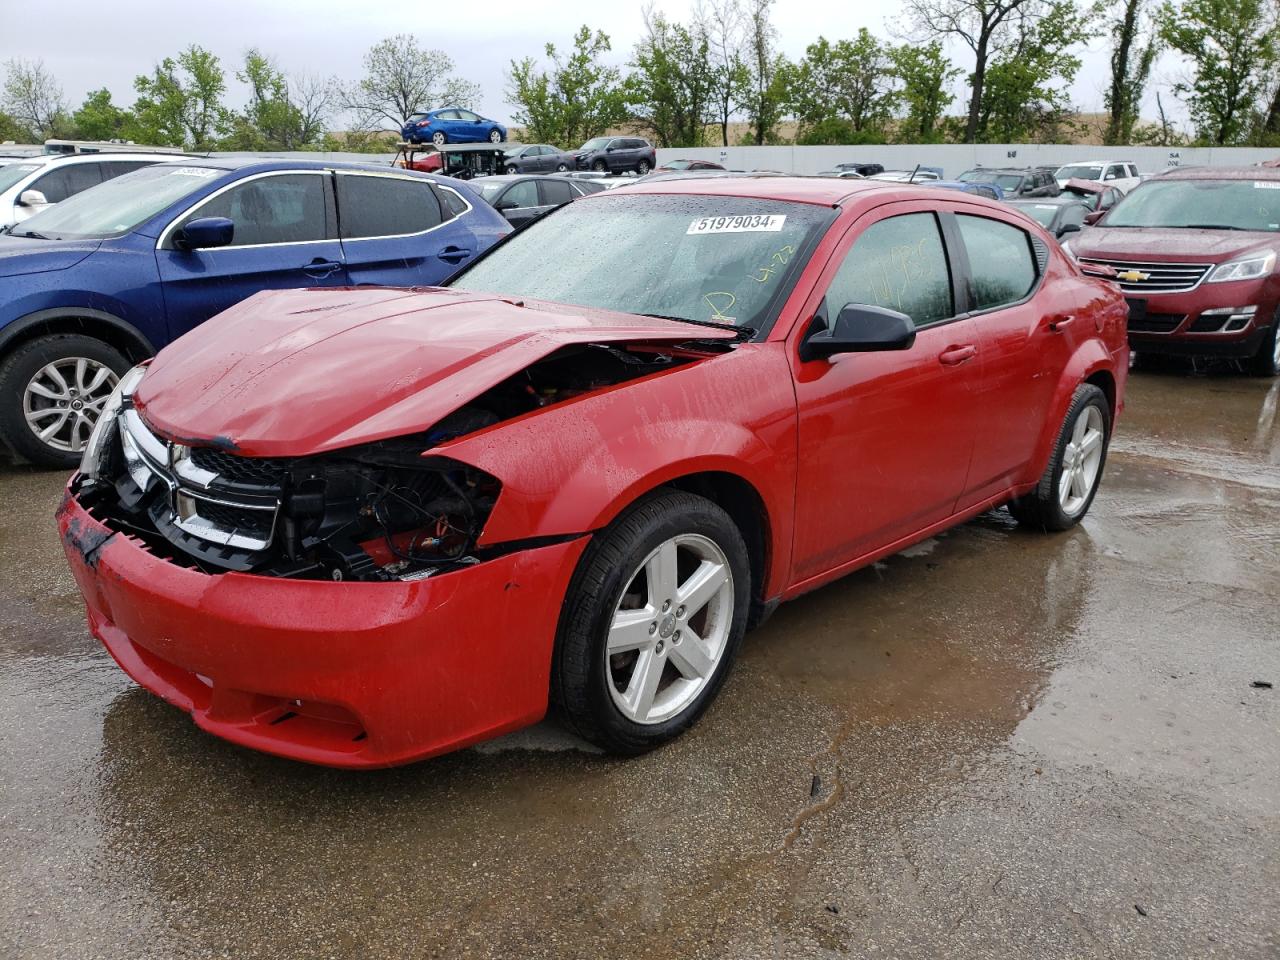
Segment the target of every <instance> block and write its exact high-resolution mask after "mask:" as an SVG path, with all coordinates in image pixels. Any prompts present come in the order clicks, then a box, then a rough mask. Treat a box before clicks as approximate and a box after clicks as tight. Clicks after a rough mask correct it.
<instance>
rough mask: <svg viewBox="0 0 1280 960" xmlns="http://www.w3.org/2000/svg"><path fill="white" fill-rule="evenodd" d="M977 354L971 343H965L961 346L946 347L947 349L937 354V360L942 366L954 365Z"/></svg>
mask: <svg viewBox="0 0 1280 960" xmlns="http://www.w3.org/2000/svg"><path fill="white" fill-rule="evenodd" d="M977 355H978V348H977V347H975V346H974V345H973V344H972V343H966V344H965V345H964V346H962V347H947V349H945V350H943V351H942V352H941V353H940V354H938V362H939V363H941V364H943V365H944V366H948V367H954V366H955V365H956V364H958V363H964V362H965V361H966V360H972V359H973V358H974V357H976V356H977Z"/></svg>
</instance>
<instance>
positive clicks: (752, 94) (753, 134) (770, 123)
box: [739, 0, 794, 145]
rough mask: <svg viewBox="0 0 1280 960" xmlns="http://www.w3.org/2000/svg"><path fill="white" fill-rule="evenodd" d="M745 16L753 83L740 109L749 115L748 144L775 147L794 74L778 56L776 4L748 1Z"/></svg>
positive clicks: (747, 47) (747, 53)
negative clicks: (766, 144)
mask: <svg viewBox="0 0 1280 960" xmlns="http://www.w3.org/2000/svg"><path fill="white" fill-rule="evenodd" d="M748 3H749V6H748V8H747V11H746V14H745V23H746V28H745V29H746V41H745V44H744V46H745V49H746V61H747V70H748V75H749V77H750V82H749V84H748V85H747V88H746V90H745V91H744V92H745V96H744V98H743V101H742V103H741V104H739V107H740V108H741V109H742V111H743V112H744V113H746V115H747V122H748V123H749V124H750V132H749V134H748V136H747V140H748V142H750V143H753V144H756V145H760V144H763V143H772V142H773V141H774V140H775V139H776V138H777V134H776V127H777V126H778V122H779V121H780V120H782V115H783V112H784V110H785V109H786V103H787V101H788V100H789V98H790V90H789V87H788V81H789V80H790V79H791V77H792V76H793V74H794V71H793V70H791V69H790V64H789V63H788V61H787V58H786V57H784V56H782V55H781V54H779V53H777V52H775V50H774V45H775V43H776V40H777V35H778V31H777V30H776V29H775V28H774V26H773V21H772V19H771V18H770V14H771V12H772V7H773V0H748Z"/></svg>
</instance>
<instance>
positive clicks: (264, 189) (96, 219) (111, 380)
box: [0, 159, 511, 466]
mask: <svg viewBox="0 0 1280 960" xmlns="http://www.w3.org/2000/svg"><path fill="white" fill-rule="evenodd" d="M510 230H511V226H510V225H509V224H508V223H507V222H506V220H504V219H503V218H502V216H501V215H499V214H498V213H497V212H495V211H494V210H493V209H492V208H491V207H490V206H489V205H488V204H487V203H484V202H483V201H481V200H480V199H479V197H478V196H477V195H476V194H475V193H474V192H472V191H471V189H470V188H469V187H467V186H465V185H464V184H461V183H460V182H459V181H457V180H452V179H448V178H444V177H432V176H429V175H427V174H422V173H416V172H412V171H406V170H397V169H393V168H390V167H382V166H372V165H334V164H328V165H326V164H323V163H319V162H314V161H292V160H290V161H285V160H267V161H263V160H208V159H198V160H191V161H190V162H178V163H164V164H157V165H155V166H149V167H146V168H144V169H142V170H138V171H136V172H134V173H130V174H126V175H125V176H122V177H119V178H117V179H114V180H111V181H109V182H107V183H104V184H102V185H100V186H98V187H94V188H93V189H91V190H87V191H85V192H84V193H81V194H78V195H76V196H74V197H71V198H69V199H67V200H64V201H63V202H62V203H60V204H57V205H56V206H53V207H50V208H49V209H48V210H45V211H43V212H41V213H38V214H36V215H35V216H33V217H30V218H29V219H27V220H25V221H23V222H22V223H21V224H18V225H17V226H16V227H14V228H13V230H12V232H11V233H10V234H8V235H4V236H0V440H3V441H4V442H5V443H6V444H7V445H8V446H9V447H11V448H12V449H13V450H15V451H17V452H18V453H21V454H22V455H23V456H25V457H27V458H28V459H30V460H32V461H34V462H36V463H41V464H46V465H49V466H68V465H73V464H74V463H75V462H76V460H77V459H78V456H79V453H80V451H81V450H82V449H83V447H84V444H85V441H86V440H87V439H88V437H89V433H90V430H91V429H92V427H93V424H94V422H95V421H96V419H97V415H98V412H99V411H100V410H101V409H102V405H103V403H104V402H105V401H106V400H107V398H108V396H109V395H110V393H111V391H112V390H113V389H114V387H115V384H116V382H117V380H118V379H119V377H120V375H121V374H122V373H124V371H126V370H127V369H128V368H129V367H130V366H131V365H132V364H134V363H137V362H138V361H139V360H142V359H143V358H145V357H149V356H151V354H153V353H154V352H155V351H156V350H157V349H159V348H160V347H162V346H164V345H165V344H167V343H168V342H170V341H171V340H174V339H175V338H177V337H179V336H181V335H182V334H183V333H185V332H186V331H188V330H190V329H191V328H192V327H194V326H196V325H197V324H200V323H203V322H204V321H205V320H207V319H209V317H211V316H213V315H214V314H216V313H219V312H220V311H222V310H225V309H226V308H227V307H230V306H231V305H232V304H235V303H238V302H239V301H241V300H243V299H244V298H245V297H248V296H250V295H251V294H253V293H256V292H257V291H259V290H268V289H279V288H293V287H338V286H347V285H357V284H380V285H390V286H411V285H430V284H437V283H441V282H443V281H444V280H446V279H448V278H449V277H450V276H452V274H453V273H454V272H456V271H457V270H458V269H459V268H460V267H461V266H463V265H464V264H466V263H468V262H470V261H471V260H472V259H474V258H475V257H476V256H477V255H478V254H480V253H481V252H483V251H484V250H486V249H488V248H489V247H490V246H492V245H493V244H494V243H495V242H496V241H497V240H498V239H499V238H500V237H502V236H503V235H504V234H506V233H509V232H510ZM198 388H199V387H198V385H194V384H193V385H192V389H198Z"/></svg>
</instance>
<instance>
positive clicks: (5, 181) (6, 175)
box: [0, 163, 40, 193]
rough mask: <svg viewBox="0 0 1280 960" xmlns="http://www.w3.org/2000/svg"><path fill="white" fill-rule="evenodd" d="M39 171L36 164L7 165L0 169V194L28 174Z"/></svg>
mask: <svg viewBox="0 0 1280 960" xmlns="http://www.w3.org/2000/svg"><path fill="white" fill-rule="evenodd" d="M39 169H40V164H38V163H7V164H5V165H4V166H3V167H0V193H3V192H4V191H5V190H8V189H9V188H10V187H12V186H13V185H14V184H15V183H17V182H18V181H19V180H21V179H22V178H23V177H25V176H26V175H27V174H29V173H35V172H36V171H37V170H39Z"/></svg>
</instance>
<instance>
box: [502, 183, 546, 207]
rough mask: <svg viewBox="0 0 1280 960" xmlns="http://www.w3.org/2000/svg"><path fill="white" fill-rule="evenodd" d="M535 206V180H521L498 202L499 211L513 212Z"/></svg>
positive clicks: (536, 198)
mask: <svg viewBox="0 0 1280 960" xmlns="http://www.w3.org/2000/svg"><path fill="white" fill-rule="evenodd" d="M536 206H538V182H537V181H536V180H521V181H520V182H519V183H517V184H515V185H514V186H512V187H511V189H509V190H508V191H507V192H506V193H504V194H503V195H502V196H501V197H500V198H499V200H498V209H499V210H514V209H517V208H523V207H536Z"/></svg>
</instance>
